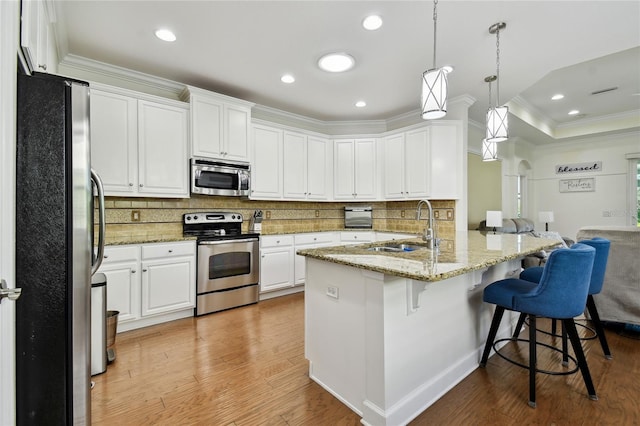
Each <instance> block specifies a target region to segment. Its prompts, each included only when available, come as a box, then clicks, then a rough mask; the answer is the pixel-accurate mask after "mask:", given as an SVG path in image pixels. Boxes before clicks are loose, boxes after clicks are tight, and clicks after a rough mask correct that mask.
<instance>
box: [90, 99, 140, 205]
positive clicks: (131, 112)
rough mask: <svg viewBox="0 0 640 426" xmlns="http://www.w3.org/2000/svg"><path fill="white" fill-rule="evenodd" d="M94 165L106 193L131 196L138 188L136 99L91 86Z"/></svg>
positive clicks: (92, 163) (92, 160)
mask: <svg viewBox="0 0 640 426" xmlns="http://www.w3.org/2000/svg"><path fill="white" fill-rule="evenodd" d="M90 103H91V104H90V114H91V117H90V119H91V166H92V167H93V168H94V169H95V170H96V171H97V172H98V174H99V175H100V177H101V178H102V182H103V183H104V190H105V194H106V195H130V194H132V193H134V192H136V191H137V187H138V150H137V146H138V136H137V121H138V111H137V100H136V99H135V98H131V97H128V96H122V95H117V94H114V93H109V92H103V91H100V90H97V89H91V96H90Z"/></svg>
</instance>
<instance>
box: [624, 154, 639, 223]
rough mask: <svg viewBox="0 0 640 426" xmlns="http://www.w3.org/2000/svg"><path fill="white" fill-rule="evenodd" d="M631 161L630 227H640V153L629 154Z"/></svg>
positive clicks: (628, 204) (628, 197)
mask: <svg viewBox="0 0 640 426" xmlns="http://www.w3.org/2000/svg"><path fill="white" fill-rule="evenodd" d="M626 158H627V160H629V178H628V180H627V182H628V184H627V187H628V188H629V189H628V192H627V194H628V195H627V200H628V202H627V206H628V213H627V214H626V216H627V217H628V218H629V219H628V221H629V222H627V223H628V224H629V225H633V226H638V227H640V152H636V153H634V154H627V155H626Z"/></svg>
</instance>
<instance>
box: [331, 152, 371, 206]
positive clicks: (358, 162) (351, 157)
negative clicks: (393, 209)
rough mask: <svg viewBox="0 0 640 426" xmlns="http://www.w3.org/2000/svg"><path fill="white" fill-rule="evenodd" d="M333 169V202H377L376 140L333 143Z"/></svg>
mask: <svg viewBox="0 0 640 426" xmlns="http://www.w3.org/2000/svg"><path fill="white" fill-rule="evenodd" d="M333 167H334V174H333V176H334V198H335V199H336V200H374V199H376V195H377V194H376V188H377V181H376V180H377V173H376V172H377V171H376V140H375V139H337V140H335V141H334V162H333Z"/></svg>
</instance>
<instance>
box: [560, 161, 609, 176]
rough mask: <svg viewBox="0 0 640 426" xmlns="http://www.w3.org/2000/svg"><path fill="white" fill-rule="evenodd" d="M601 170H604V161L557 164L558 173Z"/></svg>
mask: <svg viewBox="0 0 640 426" xmlns="http://www.w3.org/2000/svg"><path fill="white" fill-rule="evenodd" d="M600 171H602V161H593V162H591V163H576V164H560V165H558V166H556V174H557V175H564V174H567V173H586V172H600Z"/></svg>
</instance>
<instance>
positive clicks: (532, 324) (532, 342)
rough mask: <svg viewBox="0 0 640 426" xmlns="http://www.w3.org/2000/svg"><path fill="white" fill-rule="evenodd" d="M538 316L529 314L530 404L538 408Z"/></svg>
mask: <svg viewBox="0 0 640 426" xmlns="http://www.w3.org/2000/svg"><path fill="white" fill-rule="evenodd" d="M536 349H537V348H536V316H535V315H529V406H530V407H533V408H536V364H537V362H538V359H537V355H536Z"/></svg>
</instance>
